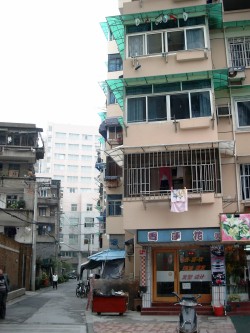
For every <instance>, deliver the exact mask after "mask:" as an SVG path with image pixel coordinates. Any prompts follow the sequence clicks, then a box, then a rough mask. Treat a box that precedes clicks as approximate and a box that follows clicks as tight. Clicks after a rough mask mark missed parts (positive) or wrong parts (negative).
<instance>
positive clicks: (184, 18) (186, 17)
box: [182, 12, 188, 21]
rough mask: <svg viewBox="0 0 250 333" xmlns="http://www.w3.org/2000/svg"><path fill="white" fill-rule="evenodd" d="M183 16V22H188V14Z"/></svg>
mask: <svg viewBox="0 0 250 333" xmlns="http://www.w3.org/2000/svg"><path fill="white" fill-rule="evenodd" d="M182 16H183V20H184V21H187V19H188V13H186V12H184V13H183V15H182Z"/></svg>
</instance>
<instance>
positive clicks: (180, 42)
mask: <svg viewBox="0 0 250 333" xmlns="http://www.w3.org/2000/svg"><path fill="white" fill-rule="evenodd" d="M167 39H168V49H167V51H168V52H171V51H179V50H185V38H184V31H172V32H168V34H167Z"/></svg>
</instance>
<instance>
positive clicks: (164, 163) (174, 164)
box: [124, 148, 221, 197]
mask: <svg viewBox="0 0 250 333" xmlns="http://www.w3.org/2000/svg"><path fill="white" fill-rule="evenodd" d="M219 163H220V159H219V152H218V149H217V148H207V149H194V150H176V151H159V152H152V153H142V154H140V153H138V154H127V155H124V184H125V188H124V189H125V192H124V195H125V197H136V196H140V193H141V192H145V191H147V192H149V193H150V191H155V190H157V189H159V168H161V167H171V168H178V167H182V168H183V170H184V174H185V179H184V178H183V184H182V186H183V187H187V188H191V189H192V190H193V191H200V190H202V191H203V192H216V193H219V192H220V191H221V179H220V167H219V165H220V164H219Z"/></svg>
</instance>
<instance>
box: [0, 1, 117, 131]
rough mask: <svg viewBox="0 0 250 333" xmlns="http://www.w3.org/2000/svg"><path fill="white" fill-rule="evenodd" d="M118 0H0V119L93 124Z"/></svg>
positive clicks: (43, 123)
mask: <svg viewBox="0 0 250 333" xmlns="http://www.w3.org/2000/svg"><path fill="white" fill-rule="evenodd" d="M112 15H119V11H118V0H92V1H91V0H90V1H86V0H0V122H16V123H32V124H36V127H41V128H44V129H45V128H46V127H47V124H48V122H54V123H60V124H61V123H62V124H72V125H75V124H76V125H87V126H99V125H100V123H101V118H100V116H99V115H98V112H102V111H103V109H105V95H104V93H103V91H102V89H101V88H100V85H99V82H101V81H104V80H105V79H106V78H107V41H106V38H105V36H104V33H103V31H102V29H101V26H100V22H104V21H106V19H105V18H106V17H107V16H112Z"/></svg>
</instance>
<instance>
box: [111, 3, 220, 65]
mask: <svg viewBox="0 0 250 333" xmlns="http://www.w3.org/2000/svg"><path fill="white" fill-rule="evenodd" d="M184 11H185V12H186V13H188V14H189V15H190V17H195V16H202V15H206V16H207V17H208V24H209V28H210V29H220V28H222V26H223V24H222V4H221V3H214V4H207V5H200V6H190V7H186V6H185V8H173V9H167V10H160V11H153V12H142V13H134V14H126V15H119V16H109V17H107V18H106V19H107V23H108V25H109V28H110V30H111V32H112V34H113V36H114V39H115V41H116V43H117V47H118V50H119V52H120V55H121V57H122V59H124V38H125V30H124V26H126V25H131V24H134V21H135V19H136V18H138V17H139V18H140V19H141V20H145V19H149V20H154V19H155V18H156V17H157V16H159V15H170V14H171V15H174V16H176V17H178V16H180V17H182V15H183V12H184Z"/></svg>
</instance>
